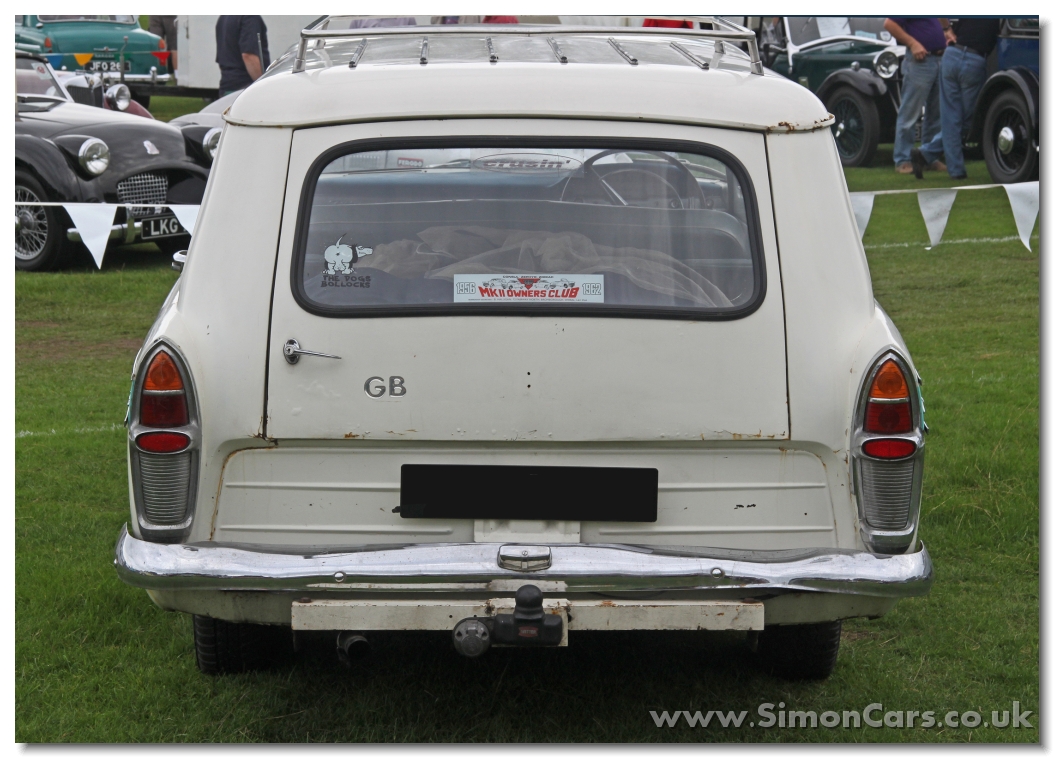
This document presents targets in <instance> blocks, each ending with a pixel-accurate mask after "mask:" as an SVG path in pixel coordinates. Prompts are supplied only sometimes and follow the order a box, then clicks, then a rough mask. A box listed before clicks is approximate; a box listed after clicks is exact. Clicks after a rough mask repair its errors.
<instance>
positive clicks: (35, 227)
mask: <svg viewBox="0 0 1054 758" xmlns="http://www.w3.org/2000/svg"><path fill="white" fill-rule="evenodd" d="M40 201H41V200H40V198H39V197H37V195H36V193H35V192H33V190H31V189H29V188H28V187H24V186H22V185H20V184H16V185H15V202H16V203H34V202H36V203H39V202H40ZM15 218H16V219H17V220H18V228H17V230H16V231H15V257H16V258H21V259H22V260H24V261H30V260H33V259H34V258H38V257H39V256H40V255H42V254H43V253H44V250H45V248H46V247H47V243H48V214H47V210H46V209H45V207H44V206H42V205H15Z"/></svg>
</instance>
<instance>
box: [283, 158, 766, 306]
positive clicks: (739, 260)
mask: <svg viewBox="0 0 1054 758" xmlns="http://www.w3.org/2000/svg"><path fill="white" fill-rule="evenodd" d="M661 147H662V148H663V149H655V148H651V147H636V146H634V147H621V146H613V147H589V148H583V147H576V146H573V145H572V146H568V147H561V146H558V145H557V146H553V145H547V146H545V147H537V146H535V147H529V146H518V147H504V146H503V147H486V146H481V147H438V148H411V149H386V150H370V151H362V152H350V153H347V154H344V155H340V156H339V157H336V158H332V159H330V158H325V159H323V160H322V161H320V164H319V166H318V167H316V174H315V175H313V176H312V177H309V182H308V192H307V194H306V196H305V204H304V208H305V209H308V213H309V215H307V219H308V223H307V224H306V225H302V227H301V228H300V230H299V235H298V251H297V252H298V254H297V256H296V262H295V264H294V271H293V285H294V289H295V290H296V292H297V299H298V300H299V301H300V302H301V304H302V305H304V306H305V307H306V308H308V310H311V311H314V312H318V313H321V314H323V315H371V314H372V315H381V314H386V315H388V314H391V315H397V314H400V313H401V314H404V315H410V314H412V313H428V312H451V313H457V314H468V313H473V312H477V313H478V312H486V313H493V312H508V313H512V312H516V313H524V312H528V313H540V312H552V311H554V310H557V311H563V312H568V311H581V312H583V313H587V314H588V315H630V316H633V315H648V314H651V315H657V316H662V315H674V316H677V315H682V316H692V317H695V316H699V315H704V316H705V315H706V314H714V315H716V316H717V317H726V318H727V317H730V316H734V315H738V314H743V313H745V312H749V311H751V310H753V309H754V307H756V305H757V303H758V302H759V301H760V297H761V295H762V294H763V288H764V277H763V271H762V269H761V257H760V251H759V243H758V240H757V234H756V209H755V208H756V206H755V200H754V195H753V188H752V186H751V184H750V181H749V179H748V178H747V176H746V174H745V172H744V171H743V169H742V168H741V166H739V164H738V162H737V161H735V159H733V158H732V157H731V156H729V155H728V154H727V153H724V152H723V151H719V150H717V149H710V148H702V147H700V146H693V148H694V149H693V150H691V151H684V150H676V149H674V150H671V149H665V148H668V146H666V145H663V146H661Z"/></svg>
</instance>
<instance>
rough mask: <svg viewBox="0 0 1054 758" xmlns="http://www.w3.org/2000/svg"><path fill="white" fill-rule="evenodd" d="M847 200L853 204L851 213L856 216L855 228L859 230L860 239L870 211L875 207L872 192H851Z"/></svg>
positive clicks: (869, 218) (862, 236)
mask: <svg viewBox="0 0 1054 758" xmlns="http://www.w3.org/2000/svg"><path fill="white" fill-rule="evenodd" d="M849 202H851V203H852V204H853V215H854V216H856V228H857V229H859V230H860V239H863V238H864V232H865V231H866V230H867V222H868V221H870V220H871V211H872V210H873V209H874V207H875V193H874V192H851V193H849Z"/></svg>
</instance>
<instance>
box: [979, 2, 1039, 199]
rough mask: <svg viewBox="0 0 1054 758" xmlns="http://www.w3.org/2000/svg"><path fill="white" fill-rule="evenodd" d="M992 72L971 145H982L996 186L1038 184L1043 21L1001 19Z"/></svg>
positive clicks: (982, 97) (991, 58)
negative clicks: (1040, 56)
mask: <svg viewBox="0 0 1054 758" xmlns="http://www.w3.org/2000/svg"><path fill="white" fill-rule="evenodd" d="M988 68H989V77H988V80H987V81H986V82H985V84H984V87H983V88H982V89H981V94H980V95H979V96H978V98H977V108H976V110H975V111H974V116H973V121H972V122H971V124H970V133H969V135H968V137H967V141H969V142H976V143H980V145H981V148H982V149H983V151H984V160H985V164H986V166H987V167H988V173H989V174H990V175H991V176H992V179H993V180H994V181H997V182H1006V183H1011V182H1027V181H1030V180H1032V179H1037V178H1039V97H1040V95H1039V19H1038V18H1034V17H1033V18H1006V19H1003V21H1002V23H1001V25H1000V29H999V42H998V43H997V44H996V49H995V50H994V51H993V52H992V54H991V55H990V56H989V57H988ZM993 69H994V70H993Z"/></svg>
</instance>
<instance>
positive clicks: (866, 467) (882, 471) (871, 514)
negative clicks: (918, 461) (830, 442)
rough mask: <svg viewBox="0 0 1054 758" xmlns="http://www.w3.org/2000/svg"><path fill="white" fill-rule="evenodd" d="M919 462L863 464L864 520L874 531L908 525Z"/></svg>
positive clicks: (900, 527)
mask: <svg viewBox="0 0 1054 758" xmlns="http://www.w3.org/2000/svg"><path fill="white" fill-rule="evenodd" d="M914 473H915V461H913V460H907V461H898V462H895V463H892V462H890V463H887V462H885V461H881V462H879V461H871V460H862V461H860V478H861V481H860V485H861V486H860V489H861V494H862V495H863V501H864V519H865V520H866V521H867V523H868V526H870V527H871V528H872V529H882V530H888V531H896V530H899V529H904V528H906V527H907V525H908V517H909V516H910V512H911V485H912V478H913V475H914Z"/></svg>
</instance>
